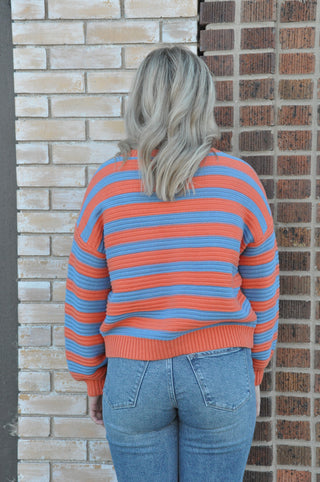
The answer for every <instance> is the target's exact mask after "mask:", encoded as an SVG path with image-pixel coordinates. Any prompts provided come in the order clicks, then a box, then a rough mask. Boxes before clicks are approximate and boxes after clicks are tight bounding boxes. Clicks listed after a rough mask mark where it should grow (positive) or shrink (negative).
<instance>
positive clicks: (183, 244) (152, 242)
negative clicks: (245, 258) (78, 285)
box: [107, 236, 240, 259]
mask: <svg viewBox="0 0 320 482" xmlns="http://www.w3.org/2000/svg"><path fill="white" fill-rule="evenodd" d="M221 246H223V247H224V248H225V249H231V250H234V251H239V246H240V242H239V241H238V240H237V239H234V238H227V237H224V236H193V237H191V236H189V237H181V238H164V239H149V240H147V241H137V242H126V243H121V244H118V245H115V246H112V247H111V248H108V249H107V256H108V259H112V258H114V257H116V256H122V255H126V254H133V253H144V252H150V251H160V250H167V249H168V248H170V249H183V248H221Z"/></svg>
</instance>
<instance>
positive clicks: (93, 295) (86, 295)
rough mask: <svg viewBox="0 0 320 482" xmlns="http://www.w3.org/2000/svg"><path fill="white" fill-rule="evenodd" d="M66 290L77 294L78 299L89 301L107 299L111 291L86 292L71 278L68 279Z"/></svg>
mask: <svg viewBox="0 0 320 482" xmlns="http://www.w3.org/2000/svg"><path fill="white" fill-rule="evenodd" d="M66 289H67V290H69V291H72V293H75V295H76V296H78V298H81V299H82V300H87V301H93V300H104V299H106V298H107V296H108V293H109V291H110V290H86V289H84V288H79V286H77V285H76V284H75V283H74V282H73V281H71V279H70V278H68V279H67V284H66Z"/></svg>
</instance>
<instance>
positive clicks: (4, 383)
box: [0, 0, 18, 482]
mask: <svg viewBox="0 0 320 482" xmlns="http://www.w3.org/2000/svg"><path fill="white" fill-rule="evenodd" d="M0 106H1V108H0V329H1V331H0V369H1V375H0V394H1V395H0V480H1V481H2V482H8V481H16V480H17V438H16V437H15V436H14V435H13V433H14V432H15V422H16V416H17V395H18V363H17V361H18V360H17V358H18V357H17V354H18V348H17V347H18V343H17V325H18V322H17V241H16V240H17V228H16V225H17V223H16V175H15V132H14V91H13V61H12V37H11V7H10V1H9V0H1V1H0Z"/></svg>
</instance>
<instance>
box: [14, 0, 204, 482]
mask: <svg viewBox="0 0 320 482" xmlns="http://www.w3.org/2000/svg"><path fill="white" fill-rule="evenodd" d="M11 3H12V18H13V42H14V44H15V49H14V67H15V69H16V72H15V92H16V116H17V124H16V137H17V149H16V152H17V164H18V165H17V180H18V191H17V199H18V209H19V212H18V231H19V236H18V244H19V267H18V269H19V273H18V276H19V300H20V304H19V323H20V328H19V365H20V370H21V371H20V376H19V389H20V397H19V414H20V415H19V423H18V432H19V437H20V440H19V459H20V462H19V469H18V470H19V480H21V481H22V480H23V481H24V482H39V481H42V482H46V481H59V482H63V481H68V482H70V481H85V482H88V481H94V480H97V481H101V480H109V481H114V480H115V476H114V472H113V469H112V463H111V457H110V453H109V451H108V447H107V443H106V441H105V432H104V429H103V428H101V427H98V426H96V425H94V424H93V422H92V421H91V420H90V419H89V418H88V416H87V399H86V387H85V384H83V383H79V382H75V381H73V379H71V377H70V375H69V374H68V372H67V370H66V362H65V356H64V348H63V343H64V340H63V310H64V305H63V301H64V291H65V276H66V269H67V257H68V255H69V252H70V247H71V239H72V232H73V229H74V224H75V221H76V216H77V212H78V209H79V207H80V203H81V200H82V197H83V194H84V190H85V187H86V185H87V184H88V180H89V179H90V177H91V176H92V174H93V172H94V171H95V169H96V168H97V167H98V165H99V164H100V163H101V162H102V161H104V160H106V159H108V158H110V157H112V155H113V154H115V152H116V151H117V142H116V141H117V140H118V139H120V138H121V136H122V133H123V122H122V117H123V112H124V107H125V102H126V96H127V93H128V90H129V86H130V83H131V80H132V78H133V75H134V72H135V69H136V67H137V65H138V64H139V63H140V60H141V59H142V58H143V57H144V56H145V55H146V54H147V53H148V52H149V51H150V50H151V49H153V48H155V47H157V46H159V44H162V43H164V44H166V43H181V44H188V45H190V47H191V48H193V50H194V51H195V52H196V50H197V44H196V41H197V17H196V16H197V1H196V0H184V1H183V2H172V1H171V0H157V2H145V1H142V0H123V1H119V0H109V1H107V2H106V1H104V0H90V1H88V0H68V1H65V0H47V1H45V0H28V1H25V0H12V2H11ZM192 46H193V47H192Z"/></svg>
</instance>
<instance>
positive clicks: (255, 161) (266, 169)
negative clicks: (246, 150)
mask: <svg viewBox="0 0 320 482" xmlns="http://www.w3.org/2000/svg"><path fill="white" fill-rule="evenodd" d="M242 159H243V160H244V161H246V162H248V164H250V166H252V167H253V169H254V170H255V171H256V172H257V174H258V175H259V176H264V175H265V176H271V175H272V174H273V157H272V156H253V157H251V156H243V157H242Z"/></svg>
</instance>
